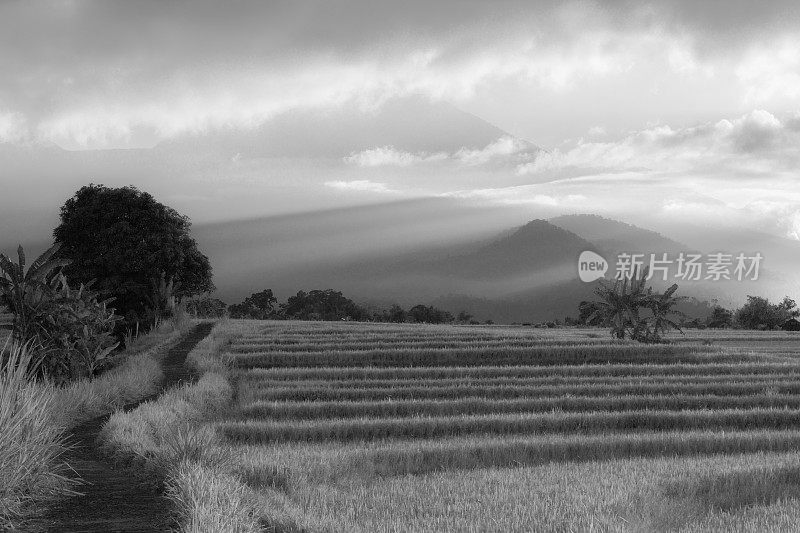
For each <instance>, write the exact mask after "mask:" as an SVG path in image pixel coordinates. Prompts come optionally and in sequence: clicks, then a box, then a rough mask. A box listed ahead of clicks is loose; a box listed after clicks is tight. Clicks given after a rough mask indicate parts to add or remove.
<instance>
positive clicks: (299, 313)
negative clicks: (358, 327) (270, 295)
mask: <svg viewBox="0 0 800 533" xmlns="http://www.w3.org/2000/svg"><path fill="white" fill-rule="evenodd" d="M281 311H282V313H283V315H284V316H285V317H286V318H295V319H298V320H364V319H366V318H368V317H367V316H366V315H367V313H366V311H365V310H364V309H363V308H362V307H360V306H358V305H357V304H356V303H355V302H353V301H352V300H350V299H349V298H347V297H345V296H344V295H343V294H342V293H341V292H339V291H335V290H333V289H326V290H313V291H310V292H305V291H299V292H298V293H297V294H296V295H295V296H292V297H290V298H289V299H288V300H287V301H286V303H285V304H281Z"/></svg>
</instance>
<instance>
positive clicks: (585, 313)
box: [578, 300, 603, 326]
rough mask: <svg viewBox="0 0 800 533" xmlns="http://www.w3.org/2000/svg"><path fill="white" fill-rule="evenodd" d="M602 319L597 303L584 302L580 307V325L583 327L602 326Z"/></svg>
mask: <svg viewBox="0 0 800 533" xmlns="http://www.w3.org/2000/svg"><path fill="white" fill-rule="evenodd" d="M602 322H603V320H602V318H601V316H600V313H598V306H597V303H596V302H587V301H585V300H584V301H582V302H581V303H580V305H578V324H580V325H583V326H600V325H602Z"/></svg>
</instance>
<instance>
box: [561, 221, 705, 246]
mask: <svg viewBox="0 0 800 533" xmlns="http://www.w3.org/2000/svg"><path fill="white" fill-rule="evenodd" d="M550 222H551V223H553V224H555V225H556V226H559V227H561V228H564V229H566V230H569V231H571V232H572V233H574V234H576V235H579V236H581V237H583V238H584V239H586V240H587V241H591V242H592V243H594V244H595V245H596V246H598V247H599V248H601V249H602V250H603V251H605V252H608V253H609V254H614V255H616V254H618V253H620V252H629V253H634V252H636V253H663V252H666V253H670V254H674V253H678V252H685V251H688V250H689V248H688V246H686V245H685V244H681V243H679V242H677V241H674V240H672V239H670V238H668V237H665V236H663V235H661V234H660V233H657V232H655V231H652V230H648V229H643V228H640V227H638V226H634V225H633V224H626V223H625V222H620V221H619V220H613V219H610V218H604V217H601V216H599V215H589V214H582V215H563V216H559V217H555V218H551V219H550Z"/></svg>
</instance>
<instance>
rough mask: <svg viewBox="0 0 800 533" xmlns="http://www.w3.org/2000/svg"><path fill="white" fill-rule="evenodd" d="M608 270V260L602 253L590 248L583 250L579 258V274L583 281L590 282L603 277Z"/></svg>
mask: <svg viewBox="0 0 800 533" xmlns="http://www.w3.org/2000/svg"><path fill="white" fill-rule="evenodd" d="M607 271H608V261H606V260H605V258H604V257H603V256H602V255H599V254H596V253H594V252H591V251H589V250H586V251H585V252H581V256H580V257H579V258H578V276H580V278H581V281H584V282H586V283H589V282H591V281H594V280H596V279H600V278H602V277H603V276H604V275H605V273H606V272H607Z"/></svg>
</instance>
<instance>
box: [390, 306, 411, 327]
mask: <svg viewBox="0 0 800 533" xmlns="http://www.w3.org/2000/svg"><path fill="white" fill-rule="evenodd" d="M406 318H407V315H406V312H405V310H404V309H403V308H402V307H400V306H399V305H397V304H394V305H392V306H391V307H390V308H389V322H397V323H403V322H405V321H406Z"/></svg>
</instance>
